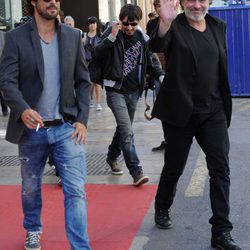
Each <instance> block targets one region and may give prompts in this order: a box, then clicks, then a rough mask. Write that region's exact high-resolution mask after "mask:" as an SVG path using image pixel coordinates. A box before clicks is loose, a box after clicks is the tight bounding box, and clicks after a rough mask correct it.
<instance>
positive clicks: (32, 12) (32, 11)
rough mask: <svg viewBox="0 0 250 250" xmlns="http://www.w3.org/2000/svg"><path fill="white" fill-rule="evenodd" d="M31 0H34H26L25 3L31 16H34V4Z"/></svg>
mask: <svg viewBox="0 0 250 250" xmlns="http://www.w3.org/2000/svg"><path fill="white" fill-rule="evenodd" d="M31 1H32V0H26V4H25V7H26V11H27V14H28V15H29V16H33V15H34V6H33V5H32V3H31Z"/></svg>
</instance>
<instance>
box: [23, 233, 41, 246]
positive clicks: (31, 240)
mask: <svg viewBox="0 0 250 250" xmlns="http://www.w3.org/2000/svg"><path fill="white" fill-rule="evenodd" d="M40 237H41V232H28V233H27V235H26V240H25V245H24V249H25V250H40V249H41V244H40Z"/></svg>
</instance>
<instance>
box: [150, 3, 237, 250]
mask: <svg viewBox="0 0 250 250" xmlns="http://www.w3.org/2000/svg"><path fill="white" fill-rule="evenodd" d="M180 3H181V7H182V9H183V10H184V12H183V13H181V14H179V15H177V13H178V9H179V1H178V0H160V9H159V16H160V22H159V24H157V26H156V27H155V29H154V32H153V34H152V36H151V41H150V49H151V50H152V51H154V52H164V53H165V55H166V56H167V59H168V60H167V67H166V72H167V74H166V77H165V78H164V81H163V83H162V86H161V89H160V91H159V94H158V95H157V99H156V102H155V105H154V108H153V111H152V116H154V117H157V118H159V119H161V120H162V121H163V124H164V130H165V131H164V134H165V135H166V136H167V142H166V149H165V163H164V167H163V170H162V173H161V177H160V182H159V187H158V190H157V194H156V197H155V223H156V225H157V227H159V228H161V229H167V228H169V227H170V226H171V224H172V220H171V218H170V207H171V206H172V204H173V201H174V197H175V193H176V187H177V183H178V180H179V178H180V176H181V174H182V173H183V170H184V167H185V164H186V161H187V157H188V154H189V150H190V147H191V144H192V141H193V138H194V137H195V138H196V140H197V142H198V144H199V145H200V147H201V149H202V151H203V152H204V153H205V155H206V162H207V167H208V171H209V177H210V200H211V208H212V217H211V218H210V220H209V222H210V224H211V225H212V228H211V232H212V237H211V245H212V247H213V248H216V249H224V250H240V249H241V248H240V247H239V246H238V244H237V243H236V242H235V241H234V240H233V239H232V237H231V233H230V232H231V231H232V229H233V225H232V223H231V221H230V219H229V211H230V207H229V190H230V175H229V173H230V170H229V157H228V154H229V138H228V127H229V125H230V120H231V112H232V100H231V94H230V89H229V82H228V71H227V49H226V24H225V23H224V22H223V21H222V20H220V19H218V18H215V17H212V16H210V15H209V14H207V11H208V8H209V0H181V1H180Z"/></svg>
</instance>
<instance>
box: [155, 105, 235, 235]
mask: <svg viewBox="0 0 250 250" xmlns="http://www.w3.org/2000/svg"><path fill="white" fill-rule="evenodd" d="M164 130H165V132H164V134H165V136H166V138H165V139H167V140H166V142H167V144H166V149H165V159H164V160H165V162H164V167H163V170H162V173H161V177H160V182H159V186H158V190H157V194H156V198H155V205H156V207H157V208H163V209H168V208H170V206H171V205H172V203H173V200H174V196H175V193H176V186H177V182H178V180H179V178H180V176H181V175H182V173H183V170H184V167H185V165H186V161H187V158H188V154H189V150H190V147H191V144H192V142H193V138H194V137H195V138H196V140H197V142H198V144H199V145H200V147H201V149H202V150H203V152H204V153H205V155H206V162H207V167H208V171H209V177H210V201H211V208H212V213H213V215H212V217H211V218H210V220H209V222H210V223H211V224H212V234H213V235H214V236H215V235H218V234H220V233H221V232H224V231H231V230H232V228H233V227H232V224H231V222H230V221H229V188H230V177H229V159H228V154H229V138H228V129H227V123H226V117H225V112H224V109H223V107H221V105H220V107H217V108H215V109H214V110H213V111H212V112H209V113H205V114H193V115H192V116H191V119H190V121H189V123H188V124H187V125H186V126H185V127H176V126H173V125H170V124H167V123H165V124H164Z"/></svg>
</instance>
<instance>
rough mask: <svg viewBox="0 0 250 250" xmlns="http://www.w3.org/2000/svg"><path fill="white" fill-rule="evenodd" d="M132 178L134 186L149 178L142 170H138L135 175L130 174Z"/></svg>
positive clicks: (143, 182)
mask: <svg viewBox="0 0 250 250" xmlns="http://www.w3.org/2000/svg"><path fill="white" fill-rule="evenodd" d="M132 177H133V180H134V185H135V186H136V187H139V186H141V185H142V184H145V183H147V182H148V180H149V178H148V176H146V175H144V174H143V172H142V170H140V171H138V172H137V173H136V174H135V175H133V176H132Z"/></svg>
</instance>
